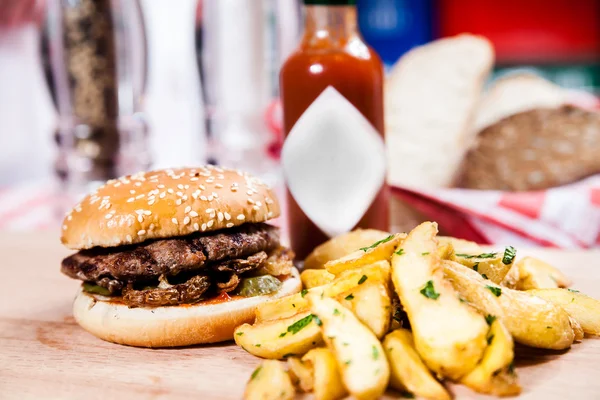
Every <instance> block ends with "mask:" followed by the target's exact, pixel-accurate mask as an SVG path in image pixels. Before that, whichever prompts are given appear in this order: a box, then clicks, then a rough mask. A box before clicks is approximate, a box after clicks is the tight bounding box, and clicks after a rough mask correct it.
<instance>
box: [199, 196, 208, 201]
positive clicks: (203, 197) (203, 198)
mask: <svg viewBox="0 0 600 400" xmlns="http://www.w3.org/2000/svg"><path fill="white" fill-rule="evenodd" d="M200 200H204V201H208V199H207V198H206V196H200Z"/></svg>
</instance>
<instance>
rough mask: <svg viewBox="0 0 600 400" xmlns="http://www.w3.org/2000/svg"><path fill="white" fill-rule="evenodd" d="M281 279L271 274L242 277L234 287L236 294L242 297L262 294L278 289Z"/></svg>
mask: <svg viewBox="0 0 600 400" xmlns="http://www.w3.org/2000/svg"><path fill="white" fill-rule="evenodd" d="M280 287H281V281H280V280H279V279H277V278H275V277H274V276H272V275H261V276H253V277H249V278H243V279H242V281H241V282H240V284H239V286H238V287H237V289H236V292H237V294H239V295H240V296H244V297H254V296H262V295H265V294H269V293H273V292H276V291H277V290H279V288H280Z"/></svg>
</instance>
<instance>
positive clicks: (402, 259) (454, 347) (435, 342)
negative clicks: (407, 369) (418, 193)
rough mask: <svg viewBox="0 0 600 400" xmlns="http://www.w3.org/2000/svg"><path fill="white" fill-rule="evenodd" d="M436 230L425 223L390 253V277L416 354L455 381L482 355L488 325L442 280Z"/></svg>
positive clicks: (485, 344)
mask: <svg viewBox="0 0 600 400" xmlns="http://www.w3.org/2000/svg"><path fill="white" fill-rule="evenodd" d="M436 234H437V225H436V224H435V223H431V222H425V223H423V224H421V225H419V226H417V227H416V228H415V229H413V230H412V231H411V232H410V233H409V234H408V236H407V238H406V239H405V240H404V243H403V244H402V245H401V246H402V247H401V249H400V248H399V249H398V250H397V251H396V252H395V253H394V255H393V257H392V280H393V283H394V287H395V289H396V292H397V293H398V296H399V298H400V302H401V303H402V306H403V307H404V310H405V311H406V313H407V314H408V319H409V321H410V324H411V328H412V331H413V335H414V341H415V348H416V349H417V352H418V353H419V355H420V356H421V358H422V359H423V361H424V362H425V364H426V365H427V366H428V367H429V368H430V369H431V370H432V371H433V372H435V373H436V374H437V375H438V376H442V377H448V378H450V379H453V380H457V379H459V378H460V377H462V376H463V375H466V374H467V373H468V372H469V371H471V370H472V369H473V368H475V365H477V362H478V361H479V360H480V359H481V357H482V356H483V351H484V349H485V347H486V346H487V342H486V335H487V332H488V325H487V324H486V322H485V319H484V317H483V316H482V315H480V314H479V313H477V312H476V311H475V310H474V309H473V308H471V307H469V306H468V305H467V304H464V303H462V302H460V301H459V299H458V295H457V294H456V292H455V291H454V289H453V288H452V285H451V284H450V283H449V282H448V281H446V280H445V278H444V274H443V270H442V268H441V261H440V258H439V257H438V255H437V253H436V249H437V242H436V240H435V236H436ZM400 250H402V251H400Z"/></svg>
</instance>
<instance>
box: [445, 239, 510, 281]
mask: <svg viewBox="0 0 600 400" xmlns="http://www.w3.org/2000/svg"><path fill="white" fill-rule="evenodd" d="M515 256H516V250H515V249H514V248H513V247H510V246H509V247H507V248H506V250H504V253H501V252H491V253H478V254H465V253H458V252H455V253H454V255H453V256H452V258H451V260H452V261H456V262H458V263H460V264H462V265H464V266H465V267H469V268H471V269H472V270H474V271H477V272H479V273H480V274H481V276H483V277H484V278H486V279H489V280H491V281H492V282H494V283H498V284H499V283H500V282H502V280H504V277H505V276H506V274H508V271H510V269H511V268H512V266H513V263H514V260H515Z"/></svg>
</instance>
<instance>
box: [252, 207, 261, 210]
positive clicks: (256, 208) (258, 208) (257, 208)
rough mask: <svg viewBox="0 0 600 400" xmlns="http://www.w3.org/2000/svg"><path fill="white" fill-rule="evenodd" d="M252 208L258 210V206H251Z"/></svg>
mask: <svg viewBox="0 0 600 400" xmlns="http://www.w3.org/2000/svg"><path fill="white" fill-rule="evenodd" d="M252 208H253V209H255V210H256V211H258V210H260V207H259V206H252Z"/></svg>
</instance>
